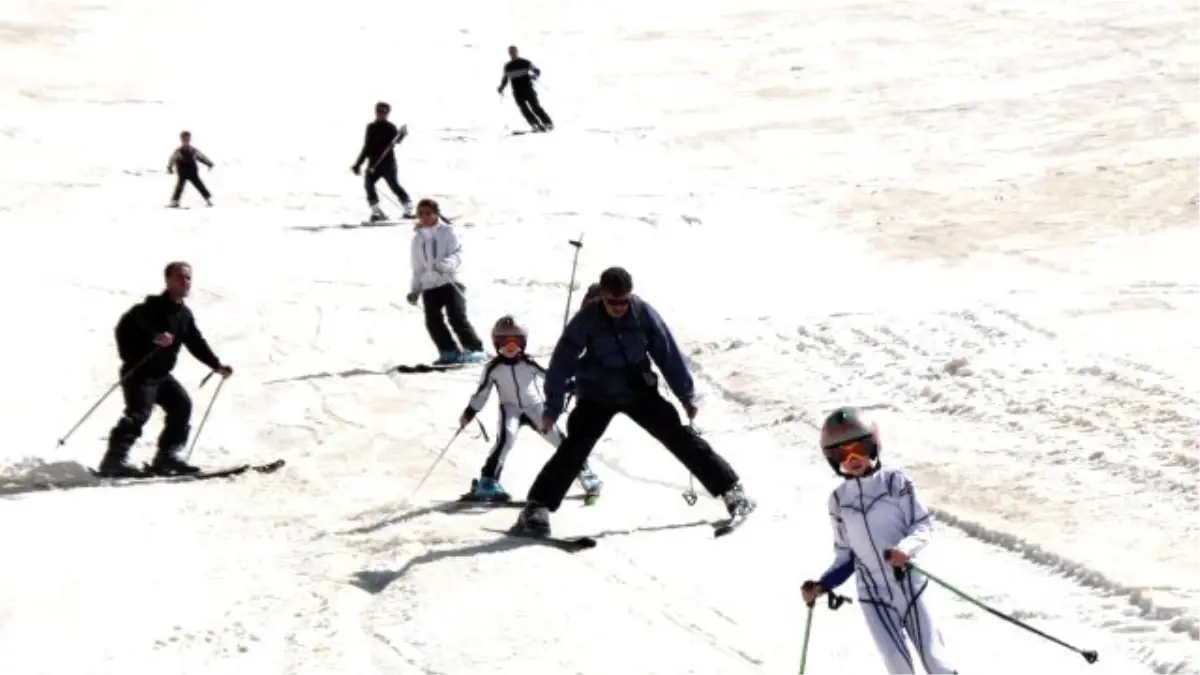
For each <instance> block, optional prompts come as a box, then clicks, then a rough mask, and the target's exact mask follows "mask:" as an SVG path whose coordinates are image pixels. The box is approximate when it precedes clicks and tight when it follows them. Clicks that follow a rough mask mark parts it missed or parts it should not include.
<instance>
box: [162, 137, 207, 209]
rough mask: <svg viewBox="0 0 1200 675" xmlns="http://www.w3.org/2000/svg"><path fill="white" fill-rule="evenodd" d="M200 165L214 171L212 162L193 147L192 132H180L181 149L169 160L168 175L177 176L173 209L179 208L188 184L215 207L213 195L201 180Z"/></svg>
mask: <svg viewBox="0 0 1200 675" xmlns="http://www.w3.org/2000/svg"><path fill="white" fill-rule="evenodd" d="M200 164H203V165H204V166H207V167H208V170H209V171H212V168H213V163H212V160H210V159H209V158H208V157H207V156H206V155H205V154H204V153H203V152H200V150H199V149H198V148H196V146H194V145H192V132H190V131H181V132H179V147H178V148H176V150H175V152H173V153H171V159H169V160H167V173H173V174H175V191H174V192H172V193H171V208H173V209H177V208H179V198H180V197H182V196H183V188H184V186H185V185H187V184H188V183H191V184H192V185H193V186H195V188H196V190H197V191H198V192H199V193H200V196H201V197H203V198H204V203H205V204H207V205H209V206H212V205H213V203H212V193H211V192H209V191H208V186H207V185H205V184H204V181H202V180H200V166H199V165H200Z"/></svg>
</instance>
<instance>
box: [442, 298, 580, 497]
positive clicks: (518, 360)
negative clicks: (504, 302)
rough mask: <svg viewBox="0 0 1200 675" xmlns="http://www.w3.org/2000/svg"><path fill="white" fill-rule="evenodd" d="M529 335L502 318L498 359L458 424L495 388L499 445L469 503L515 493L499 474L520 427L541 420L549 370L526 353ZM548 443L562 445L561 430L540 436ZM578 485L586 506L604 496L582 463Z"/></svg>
mask: <svg viewBox="0 0 1200 675" xmlns="http://www.w3.org/2000/svg"><path fill="white" fill-rule="evenodd" d="M528 337H529V336H528V333H527V331H526V330H525V328H524V327H523V326H521V325H520V324H518V323H517V322H516V320H515V319H513V317H511V316H502V317H500V320H498V321H497V322H496V324H495V325H494V326H493V327H492V344H493V345H495V347H496V357H495V358H493V359H492V360H491V361H490V362H489V363H488V364H487V366H485V367H484V369H483V375H482V376H480V378H479V388H478V389H476V390H475V394H474V395H473V396H472V397H471V400H470V402H469V403H468V404H467V407H466V409H465V410H463V413H462V417H461V419H460V420H459V423H460V424H462V425H463V426H466V425H467V424H468V423H470V421H471V420H473V419H475V415H477V414H478V413H479V411H480V410H482V409H483V406H484V404H486V403H487V400H488V397H489V396H490V395H491V392H492V388H493V387H495V388H496V391H497V392H498V395H499V397H500V406H499V407H500V428H499V430H497V432H496V444H495V446H494V447H493V448H492V451H491V453H490V454H488V458H487V461H486V462H484V464H483V469H482V470H481V471H480V474H479V478H478V479H475V480H472V481H471V491H470V492H468V493H466V494H464V495H463V496H462V498H463V499H464V500H468V501H486V502H507V501H509V500H511V499H512V497H511V495H509V494H508V493H507V492H505V491H504V488H502V487H500V473H501V472H502V471H503V470H504V460H505V458H506V457H508V451H509V450H511V449H512V446H513V443H515V442H516V440H517V432H518V431H520V429H521V425H522V424H524V425H527V426H529V427H532V428H535V429H536V428H537V427H536V424H537V422H539V421H541V419H542V405H543V403H544V402H545V399H544V398H543V397H542V393H541V388H540V387H539V386H538V381H537V378H538V376H545V374H546V370H545V369H544V368H542V366H541V365H539V364H538V363H537V362H536V361H534V360H533V359H532V358H531V357H530V356H529V355H528V354H526V353H525V346H526V342H527V341H528ZM542 438H545V439H546V442H548V443H550V445H552V446H554V447H555V448H557V447H558V446H559V444H560V443H562V438H563V437H562V432H561V431H559V429H558V428H557V427H554V428H551V429H550V431H549V432H547V433H545V434H543V435H542ZM579 484H580V485H581V486H582V487H583V489H584V492H585V493H586V497H585V503H586V504H593V503H595V501H596V499H597V498H599V496H600V489H601V488H602V487H603V486H604V483H603V482H602V481H601V480H600V479H599V477H597V476H596V474H595V473H594V472H593V471H592V470H591V469H590V468H589V467H588V466H587V465H586V464H584V467H583V470H582V471H580V472H579Z"/></svg>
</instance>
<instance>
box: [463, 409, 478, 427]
mask: <svg viewBox="0 0 1200 675" xmlns="http://www.w3.org/2000/svg"><path fill="white" fill-rule="evenodd" d="M475 415H476V413H475V411H474V410H471V406H467V407H466V408H465V409H464V410H463V411H462V421H463V423H464V424H465V423H467V422H470V421H471V420H473V419H475Z"/></svg>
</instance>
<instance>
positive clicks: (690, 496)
mask: <svg viewBox="0 0 1200 675" xmlns="http://www.w3.org/2000/svg"><path fill="white" fill-rule="evenodd" d="M688 432H690V433H692V434H694V435H697V436H698V435H700V434H699V432H697V431H696V425H695V424H694V423H692V422H690V421H689V422H688ZM682 496H683V501H685V502H687V505H688V506H695V505H696V503H697V502H699V501H700V495H698V494H696V475H695V474H693V473H690V472H689V473H688V487H687V489H686V490H684V491H683V495H682Z"/></svg>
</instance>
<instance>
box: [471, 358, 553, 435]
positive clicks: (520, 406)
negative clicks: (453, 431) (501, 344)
mask: <svg viewBox="0 0 1200 675" xmlns="http://www.w3.org/2000/svg"><path fill="white" fill-rule="evenodd" d="M545 376H546V369H545V368H542V366H541V365H540V364H538V362H537V361H534V360H533V359H532V358H530V357H529V356H527V355H525V354H522V355H520V356H518V357H517V358H515V359H512V360H509V359H505V358H503V357H499V356H497V357H495V358H494V359H492V360H491V361H489V362H488V364H487V365H486V366H484V368H483V374H482V375H480V376H479V388H478V389H476V390H475V394H474V395H473V396H471V401H470V402H469V403H467V406H468V407H469V408H471V410H474V411H475V412H479V411H480V410H483V406H484V405H485V404H486V403H487V400H488V397H489V396H491V394H492V388H493V387H495V389H496V393H497V394H498V395H499V397H500V405H501V406H506V407H508V408H511V409H516V410H534V411H539V410H540V409H541V407H542V404H543V403H545V399H544V398H543V397H542V389H541V387H539V386H538V380H537V379H538V377H545ZM538 420H540V417H539V418H538Z"/></svg>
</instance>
